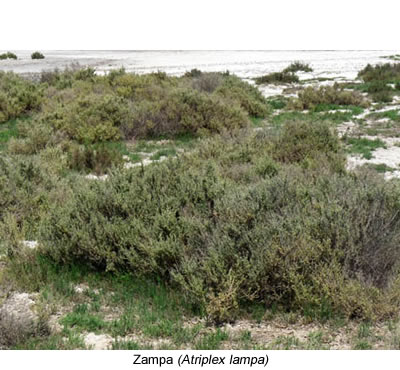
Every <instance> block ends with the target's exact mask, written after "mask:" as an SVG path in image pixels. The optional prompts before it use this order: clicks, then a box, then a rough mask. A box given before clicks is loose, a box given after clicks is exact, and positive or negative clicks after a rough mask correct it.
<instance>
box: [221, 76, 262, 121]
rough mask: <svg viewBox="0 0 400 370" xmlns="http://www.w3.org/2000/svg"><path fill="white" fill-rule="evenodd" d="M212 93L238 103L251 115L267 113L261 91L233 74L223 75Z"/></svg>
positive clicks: (260, 115) (258, 115)
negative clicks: (221, 80) (222, 78)
mask: <svg viewBox="0 0 400 370" xmlns="http://www.w3.org/2000/svg"><path fill="white" fill-rule="evenodd" d="M214 94H215V95H218V96H221V97H223V98H224V99H225V100H228V101H232V102H233V103H236V104H239V106H240V107H241V108H243V109H244V110H245V111H246V112H247V113H248V114H249V115H250V116H252V117H266V116H267V115H268V114H269V109H268V103H267V100H266V98H265V97H264V96H263V95H262V93H261V92H260V91H259V90H258V89H257V88H256V87H255V86H252V85H250V84H248V83H247V82H244V81H242V80H241V79H240V78H239V77H236V76H234V75H231V76H225V77H224V80H223V82H222V83H221V84H220V85H219V86H218V87H217V88H216V89H215V91H214Z"/></svg>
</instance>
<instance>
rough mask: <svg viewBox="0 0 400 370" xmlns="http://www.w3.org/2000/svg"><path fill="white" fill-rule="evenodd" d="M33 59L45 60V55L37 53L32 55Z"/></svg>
mask: <svg viewBox="0 0 400 370" xmlns="http://www.w3.org/2000/svg"><path fill="white" fill-rule="evenodd" d="M31 59H44V55H43V54H42V53H41V52H39V51H35V52H33V53H32V54H31Z"/></svg>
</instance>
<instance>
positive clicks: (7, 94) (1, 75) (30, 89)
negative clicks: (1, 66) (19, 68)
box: [0, 71, 42, 123]
mask: <svg viewBox="0 0 400 370" xmlns="http://www.w3.org/2000/svg"><path fill="white" fill-rule="evenodd" d="M41 101H42V91H41V89H40V88H39V86H37V84H35V83H33V82H30V81H28V80H25V79H23V78H22V77H20V76H18V75H16V74H15V73H12V72H2V71H0V123H2V122H6V121H8V120H10V119H13V118H16V117H19V116H21V115H23V114H26V113H29V112H30V111H33V110H37V109H38V108H39V107H40V104H41Z"/></svg>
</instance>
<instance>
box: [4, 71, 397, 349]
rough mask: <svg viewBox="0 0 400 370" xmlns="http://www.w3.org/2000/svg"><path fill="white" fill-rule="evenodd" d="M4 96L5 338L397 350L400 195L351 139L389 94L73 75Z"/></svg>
mask: <svg viewBox="0 0 400 370" xmlns="http://www.w3.org/2000/svg"><path fill="white" fill-rule="evenodd" d="M295 67H296V68H297V70H298V69H299V68H300V67H302V66H301V65H298V64H296V65H293V66H292V67H291V69H290V72H288V73H293V72H295ZM303 67H304V66H303ZM304 68H305V67H304ZM371 68H372V72H371V69H370V68H369V67H367V68H366V70H367V72H368V76H369V77H365V76H366V74H365V73H364V72H363V73H361V72H360V76H364V77H363V78H364V81H365V82H368V81H370V79H371V78H376V77H375V74H377V73H378V72H375V69H376V68H377V67H371ZM385 68H388V67H385ZM393 68H394V70H397V69H396V68H397V67H393ZM382 73H383V74H384V76H385V77H384V78H385V79H386V78H388V79H390V81H391V83H393V82H394V83H396V78H397V77H396V76H397V75H396V74H395V76H394V77H393V75H392V72H388V71H387V70H385V71H384V72H379V73H378V74H379V76H380V75H381V74H382ZM393 73H397V72H393ZM389 75H390V77H387V76H389ZM371 76H374V77H371ZM385 81H386V80H385ZM10 86H12V88H10ZM1 96H2V97H3V98H2V100H1V99H0V106H1V108H2V109H1V114H2V116H1V117H2V123H1V124H0V150H1V154H0V194H1V197H0V255H2V257H1V260H0V287H1V288H0V299H1V301H0V304H1V303H3V309H0V328H1V329H2V330H0V332H1V333H2V334H0V347H4V348H32V349H33V348H35V349H39V348H40V349H70V348H87V347H90V346H94V347H95V348H99V347H98V346H100V347H101V348H114V349H139V348H140V349H146V348H158V349H175V348H194V349H217V348H221V349H223V348H237V349H239V348H254V349H258V348H282V349H291V348H302V349H319V348H355V349H369V348H398V346H399V324H398V314H399V312H398V307H399V303H400V294H399V284H400V275H399V267H400V265H399V262H400V249H399V247H398V246H399V242H400V227H399V226H400V225H399V223H400V201H399V200H400V186H399V183H398V181H397V180H392V181H386V180H385V179H384V177H383V176H382V174H381V172H387V171H388V170H389V169H388V168H386V167H385V168H383V167H382V166H380V167H373V166H366V167H364V168H359V169H357V170H355V171H349V170H348V168H347V167H346V156H347V155H348V152H351V153H359V154H360V155H362V156H363V157H364V158H365V159H368V158H372V157H373V156H374V151H375V150H377V149H379V148H380V149H385V148H386V145H387V144H386V143H385V142H384V141H382V140H383V139H381V138H371V137H370V138H365V137H364V136H363V135H361V134H360V132H358V133H357V134H356V135H353V134H352V133H349V132H346V133H345V135H343V134H341V135H339V133H340V129H341V125H344V124H345V123H346V122H348V121H355V124H356V125H357V128H358V129H360V130H361V129H362V128H363V125H365V122H364V118H363V117H367V116H368V114H374V115H376V117H374V118H376V119H378V120H379V119H381V116H379V114H384V113H383V112H380V111H376V112H375V113H374V112H372V110H371V107H375V105H374V104H376V103H374V102H373V100H374V99H373V97H372V98H371V96H370V95H365V94H362V93H361V92H359V91H357V89H356V90H354V89H349V88H348V87H344V86H340V85H337V84H335V85H333V86H323V87H306V88H304V89H302V90H301V91H300V92H299V94H298V95H297V97H296V98H290V97H289V98H288V97H285V96H278V97H275V98H271V99H266V98H264V97H263V96H262V95H261V93H260V92H259V91H258V90H257V88H256V87H254V86H251V85H249V84H247V83H246V82H243V81H241V80H240V79H239V78H237V77H236V76H234V75H231V74H229V73H227V72H226V73H204V72H201V71H198V70H192V71H190V72H188V73H186V74H185V75H184V76H182V77H170V76H167V75H166V74H164V73H161V72H158V73H153V74H149V75H141V76H139V75H134V74H128V73H126V72H125V71H124V70H119V71H112V72H110V73H109V74H108V75H106V76H98V75H96V74H95V72H94V70H92V69H78V68H75V67H72V68H70V69H68V70H66V71H62V72H60V71H54V72H47V73H43V74H42V75H41V81H40V82H37V83H33V82H29V81H26V80H24V79H22V78H21V77H19V76H17V75H14V74H12V73H2V74H0V97H1ZM395 96H396V94H395V93H393V97H395ZM1 102H3V104H2V105H1ZM388 112H390V110H389V111H388ZM386 114H387V115H388V116H385V117H384V118H388V119H390V120H393V122H397V115H396V114H397V113H396V114H394V113H386ZM165 158H167V159H166V160H163V161H161V160H160V159H165ZM390 171H395V169H394V168H393V169H392V168H390ZM88 173H95V174H97V175H101V174H106V175H107V177H106V178H102V179H103V180H100V178H99V180H97V181H96V180H89V179H88V178H86V176H85V175H86V174H88ZM28 241H37V243H38V246H37V247H36V248H32V249H31V248H30V247H29V246H30V245H32V242H28ZM16 292H24V293H26V294H27V295H28V297H29V298H27V297H25V296H24V297H25V298H26V299H29V300H30V302H32V303H30V306H29V307H31V310H32V312H34V316H35V320H32V323H31V325H30V326H29V327H28V328H20V329H19V330H12V329H11V328H12V327H13V325H14V322H15V318H14V319H13V317H12V315H10V312H9V311H7V310H6V309H5V308H4V307H8V306H7V305H9V304H10V303H9V302H10V300H13V299H14V301H16V300H17V298H18V297H19V298H18V299H20V300H21V299H22V298H21V296H20V295H16ZM279 327H280V328H281V329H280V330H279ZM282 327H283V328H284V329H282ZM99 343H101V345H100V344H99Z"/></svg>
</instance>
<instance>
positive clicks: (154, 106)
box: [121, 88, 249, 138]
mask: <svg viewBox="0 0 400 370" xmlns="http://www.w3.org/2000/svg"><path fill="white" fill-rule="evenodd" d="M248 124H249V119H248V117H247V115H246V114H245V112H244V111H243V110H242V109H241V108H240V107H238V106H237V105H236V106H235V105H230V104H228V103H227V102H225V101H223V100H222V99H220V98H218V97H214V96H210V95H208V94H206V93H201V92H199V91H197V90H193V89H184V88H176V89H171V90H170V91H169V93H168V94H167V95H166V96H165V97H164V98H163V99H162V100H158V101H143V102H140V103H137V104H134V105H133V106H132V116H131V119H130V121H129V122H128V124H124V125H122V127H121V129H122V131H123V133H124V135H125V137H126V138H131V137H152V136H159V135H168V136H174V135H177V134H182V133H194V134H200V135H201V134H207V133H218V132H222V131H223V130H225V129H229V130H234V129H235V128H239V127H244V126H246V125H248Z"/></svg>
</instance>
